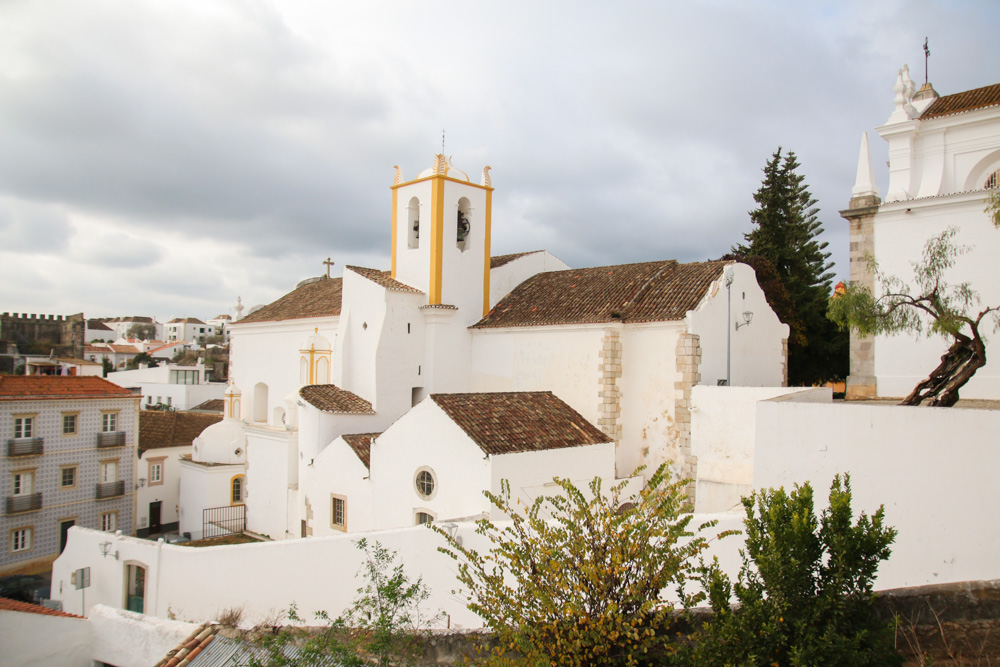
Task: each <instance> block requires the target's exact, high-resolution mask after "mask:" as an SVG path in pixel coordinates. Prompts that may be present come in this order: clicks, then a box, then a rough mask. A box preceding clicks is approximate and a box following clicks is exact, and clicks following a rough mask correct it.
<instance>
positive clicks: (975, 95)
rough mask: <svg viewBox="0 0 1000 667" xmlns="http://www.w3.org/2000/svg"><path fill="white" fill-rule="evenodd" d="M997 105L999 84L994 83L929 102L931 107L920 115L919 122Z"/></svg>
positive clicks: (999, 93) (999, 92) (999, 101)
mask: <svg viewBox="0 0 1000 667" xmlns="http://www.w3.org/2000/svg"><path fill="white" fill-rule="evenodd" d="M998 104H1000V83H994V84H993V85H992V86H985V87H983V88H976V89H975V90H967V91H965V92H964V93H955V94H954V95H945V96H944V97H939V98H937V99H936V100H934V101H933V102H931V105H930V106H929V107H927V109H925V110H924V112H923V113H922V114H920V120H927V119H928V118H939V117H941V116H950V115H951V114H955V113H961V112H963V111H972V110H973V109H982V108H984V107H992V106H996V105H998Z"/></svg>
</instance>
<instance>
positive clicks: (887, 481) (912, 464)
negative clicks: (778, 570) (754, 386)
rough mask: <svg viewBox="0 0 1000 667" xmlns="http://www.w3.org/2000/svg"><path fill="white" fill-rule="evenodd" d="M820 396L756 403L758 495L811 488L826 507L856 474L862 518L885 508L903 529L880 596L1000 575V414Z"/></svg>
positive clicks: (890, 519)
mask: <svg viewBox="0 0 1000 667" xmlns="http://www.w3.org/2000/svg"><path fill="white" fill-rule="evenodd" d="M814 398H815V396H814V395H813V394H812V393H811V392H807V393H806V394H795V395H791V396H786V397H783V398H777V399H773V400H770V401H763V402H761V403H758V404H757V430H756V434H757V437H756V439H757V447H756V452H755V461H754V487H755V488H762V487H776V486H785V487H790V486H791V485H792V484H793V483H801V482H804V481H806V480H808V481H810V482H811V483H812V485H813V489H814V491H815V496H816V501H817V506H818V507H819V506H820V505H824V504H825V503H826V498H827V495H828V494H827V491H828V490H829V486H830V482H831V480H832V479H833V476H834V475H835V474H836V473H844V472H849V473H850V474H851V487H852V489H853V492H854V508H855V511H860V510H865V511H868V512H869V513H871V511H873V510H875V509H876V508H877V507H878V506H879V505H880V504H884V505H885V513H886V521H887V522H888V523H889V524H890V525H892V526H894V527H895V528H896V529H897V530H898V531H899V536H898V537H897V539H896V543H895V545H894V546H893V548H892V557H891V558H890V559H889V561H888V562H887V563H886V564H885V565H883V566H882V568H881V569H880V575H879V578H878V587H879V588H883V589H885V588H895V587H899V586H919V585H923V584H937V583H947V582H954V581H967V580H983V579H996V578H998V577H1000V561H998V560H997V554H998V553H1000V527H998V525H997V522H996V520H995V516H994V515H993V511H994V510H995V508H996V507H998V506H1000V484H997V481H996V471H997V469H998V468H1000V448H998V447H997V442H996V434H997V433H1000V411H996V410H968V409H960V408H928V407H916V408H915V407H903V406H897V405H884V404H859V403H844V402H841V401H837V402H825V403H816V402H805V401H807V400H810V399H814Z"/></svg>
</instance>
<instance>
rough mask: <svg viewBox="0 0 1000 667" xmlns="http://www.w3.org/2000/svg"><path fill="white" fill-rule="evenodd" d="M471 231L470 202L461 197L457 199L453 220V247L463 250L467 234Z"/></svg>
mask: <svg viewBox="0 0 1000 667" xmlns="http://www.w3.org/2000/svg"><path fill="white" fill-rule="evenodd" d="M471 233H472V204H471V203H470V202H469V200H468V199H466V198H465V197H462V198H461V199H459V200H458V215H457V219H456V221H455V247H456V248H458V249H459V250H461V251H463V252H464V251H465V248H466V247H467V245H468V244H467V241H468V238H469V234H471Z"/></svg>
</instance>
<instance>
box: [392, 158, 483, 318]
mask: <svg viewBox="0 0 1000 667" xmlns="http://www.w3.org/2000/svg"><path fill="white" fill-rule="evenodd" d="M489 170H490V168H489V167H486V168H484V169H483V177H482V180H481V182H480V183H479V184H476V183H473V182H471V180H470V179H469V177H468V175H466V174H465V173H464V172H462V171H460V170H459V169H456V168H455V167H454V166H453V165H452V164H451V159H450V158H446V157H445V156H444V155H442V154H438V155H435V156H434V164H433V166H432V167H431V168H430V169H425V170H424V171H422V172H420V174H419V175H418V176H417V178H416V179H414V180H412V181H404V179H403V175H402V172H401V171H400V169H399V167H396V175H395V178H394V180H393V185H392V277H393V278H395V279H396V280H399V281H400V282H403V283H406V284H407V285H410V286H412V287H416V288H417V289H419V290H422V291H424V292H425V293H426V294H427V303H428V305H431V306H439V305H450V306H456V307H457V308H459V310H461V311H464V314H465V317H463V319H466V320H470V323H471V322H475V321H478V320H479V318H480V317H482V316H483V315H485V314H486V313H487V312H488V311H489V301H490V299H489V297H490V224H491V213H492V210H491V209H492V206H493V186H492V185H491V183H490V175H489ZM473 316H474V317H473Z"/></svg>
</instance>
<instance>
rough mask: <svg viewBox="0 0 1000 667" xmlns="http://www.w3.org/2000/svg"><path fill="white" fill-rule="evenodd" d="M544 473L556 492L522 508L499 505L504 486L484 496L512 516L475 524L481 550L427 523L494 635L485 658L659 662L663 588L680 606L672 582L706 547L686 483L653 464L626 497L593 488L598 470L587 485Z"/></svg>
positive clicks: (679, 583)
mask: <svg viewBox="0 0 1000 667" xmlns="http://www.w3.org/2000/svg"><path fill="white" fill-rule="evenodd" d="M555 481H556V483H557V484H558V486H559V488H560V490H561V493H560V494H558V495H553V496H540V497H538V498H537V499H536V500H535V501H534V502H533V503H532V504H531V506H530V507H520V506H519V505H518V503H516V502H512V501H511V497H510V486H509V485H508V484H507V483H506V482H504V484H503V488H502V492H501V493H500V494H499V495H494V494H492V493H490V492H486V496H487V497H488V498H489V499H490V501H491V502H492V503H493V504H494V505H495V506H496V507H497V508H498V509H500V510H501V511H502V512H504V513H505V514H507V515H508V516H509V517H510V518H511V520H512V522H511V523H510V524H507V525H505V526H504V527H499V526H497V525H496V524H493V523H490V522H489V521H488V520H486V519H483V520H481V521H479V523H478V526H477V529H476V532H477V533H479V534H480V535H482V536H484V537H485V538H486V539H487V540H489V542H490V544H491V545H492V547H491V550H490V551H489V552H488V553H485V554H480V553H478V552H476V551H475V550H473V549H470V548H466V547H463V546H462V544H461V543H460V542H459V541H457V540H455V539H453V538H450V537H449V536H448V535H447V534H446V533H445V532H444V531H442V530H441V529H440V528H438V527H436V526H435V527H433V528H434V530H436V531H437V532H438V533H440V534H441V535H443V536H444V537H445V538H446V539H448V541H449V545H448V548H442V549H441V551H442V552H444V553H446V554H448V555H450V556H452V557H453V558H454V559H455V560H456V561H457V562H458V579H459V581H460V582H461V584H462V586H463V587H464V588H463V589H462V590H461V591H457V592H458V593H460V594H463V595H466V596H468V598H469V600H470V602H469V608H470V609H471V610H472V611H474V612H476V613H477V614H479V616H481V617H482V619H483V620H484V621H485V622H486V625H487V627H488V628H489V629H490V630H492V631H493V632H494V633H495V636H496V638H497V640H498V642H497V648H496V651H495V654H494V655H493V656H492V659H491V662H492V663H493V664H532V665H547V664H560V665H638V664H663V663H664V661H666V660H669V655H670V654H671V653H673V652H674V650H675V647H674V646H673V645H671V644H670V643H669V639H670V638H669V634H668V633H667V632H666V630H667V629H668V626H669V625H670V623H671V620H672V619H671V611H672V610H673V606H672V605H671V604H670V603H668V602H667V601H666V600H665V599H664V597H663V593H664V589H667V588H668V587H673V588H675V589H676V592H677V595H678V598H679V599H680V600H681V602H682V604H684V605H685V606H687V605H689V604H692V603H693V602H695V601H697V600H698V599H699V598H696V597H694V596H691V595H689V594H686V593H685V592H684V584H685V582H686V581H688V580H689V578H690V577H691V575H692V574H693V573H694V563H693V560H694V559H695V558H696V557H697V555H698V554H699V553H700V552H701V551H702V550H703V549H704V548H705V546H706V541H705V539H704V538H703V537H700V536H697V535H694V534H693V533H692V531H690V530H689V528H688V524H689V523H690V521H691V518H692V517H691V515H690V514H684V512H688V511H689V510H690V508H689V507H687V506H686V504H685V501H686V496H685V495H684V493H683V488H684V485H685V484H686V481H675V482H672V481H671V480H670V475H669V472H668V471H667V468H666V466H661V467H660V468H659V469H658V470H657V471H656V472H655V473H654V474H653V475H652V476H651V477H650V479H649V481H648V482H647V485H646V488H645V489H644V490H643V491H642V492H641V493H640V494H639V495H638V496H637V497H635V498H622V493H623V489H624V487H625V485H624V484H618V485H615V486H614V487H612V488H611V489H610V490H609V492H608V493H604V492H603V491H602V489H601V480H600V479H599V478H598V479H595V480H593V481H592V482H591V483H590V485H589V493H585V492H584V491H581V490H580V489H577V488H576V487H575V486H573V484H572V483H571V482H569V481H568V480H560V479H556V480H555ZM625 500H628V501H629V502H625ZM712 525H714V523H713V524H705V525H704V526H702V527H701V528H700V529H703V528H708V527H710V526H712ZM700 529H699V530H700ZM510 656H516V658H511V657H510Z"/></svg>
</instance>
